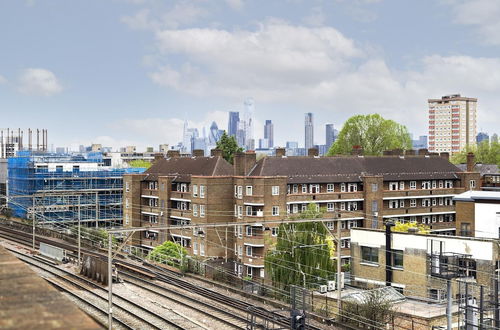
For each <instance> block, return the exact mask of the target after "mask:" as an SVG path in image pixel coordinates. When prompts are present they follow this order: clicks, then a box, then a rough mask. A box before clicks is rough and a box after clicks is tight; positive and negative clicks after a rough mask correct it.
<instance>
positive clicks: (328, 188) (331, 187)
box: [326, 183, 335, 193]
mask: <svg viewBox="0 0 500 330" xmlns="http://www.w3.org/2000/svg"><path fill="white" fill-rule="evenodd" d="M326 192H329V193H331V192H335V184H333V183H328V184H327V185H326Z"/></svg>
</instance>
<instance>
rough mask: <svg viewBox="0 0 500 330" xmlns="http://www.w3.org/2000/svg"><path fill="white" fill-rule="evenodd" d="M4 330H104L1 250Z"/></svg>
mask: <svg viewBox="0 0 500 330" xmlns="http://www.w3.org/2000/svg"><path fill="white" fill-rule="evenodd" d="M0 329H102V326H101V325H100V324H98V323H97V322H96V321H94V320H93V319H92V318H91V317H90V316H88V315H87V314H85V313H84V312H83V311H81V310H80V309H79V308H78V307H77V306H76V305H74V304H73V302H71V301H70V300H69V299H67V298H66V297H65V296H63V295H62V294H61V293H60V292H59V291H57V290H56V289H55V288H54V287H52V286H51V285H50V284H48V283H47V282H46V281H45V280H44V279H43V278H41V277H39V276H38V275H37V274H36V273H35V272H34V271H33V270H32V269H31V268H29V267H28V266H27V265H26V264H24V263H23V262H22V261H20V260H19V259H17V258H16V257H15V256H14V255H13V254H12V253H10V252H9V251H7V250H6V249H5V248H3V247H2V246H0Z"/></svg>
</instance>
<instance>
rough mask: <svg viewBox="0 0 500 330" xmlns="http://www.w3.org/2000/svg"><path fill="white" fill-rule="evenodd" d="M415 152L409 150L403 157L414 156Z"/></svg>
mask: <svg viewBox="0 0 500 330" xmlns="http://www.w3.org/2000/svg"><path fill="white" fill-rule="evenodd" d="M415 154H416V151H415V150H413V149H409V150H406V151H405V156H415Z"/></svg>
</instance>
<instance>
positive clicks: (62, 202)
mask: <svg viewBox="0 0 500 330" xmlns="http://www.w3.org/2000/svg"><path fill="white" fill-rule="evenodd" d="M143 171H144V169H143V168H112V167H109V166H104V164H103V159H102V153H100V152H90V153H88V154H85V155H76V156H75V155H61V154H52V153H47V152H37V151H19V152H18V156H17V157H12V158H9V159H8V188H7V191H8V199H9V207H10V208H11V209H12V211H13V214H14V215H15V216H17V217H21V218H25V219H32V218H33V215H36V218H37V220H41V219H43V222H61V221H64V222H78V219H79V218H80V220H81V221H82V222H83V223H95V225H96V226H110V225H112V226H114V225H119V224H121V223H122V196H123V175H124V174H127V173H142V172H143Z"/></svg>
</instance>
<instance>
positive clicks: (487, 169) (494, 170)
mask: <svg viewBox="0 0 500 330" xmlns="http://www.w3.org/2000/svg"><path fill="white" fill-rule="evenodd" d="M457 167H458V168H459V169H461V170H462V171H465V170H467V164H458V165H457ZM474 171H476V172H479V173H480V174H481V176H483V175H485V174H500V170H499V168H498V165H496V164H481V163H478V164H476V165H475V166H474Z"/></svg>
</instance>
